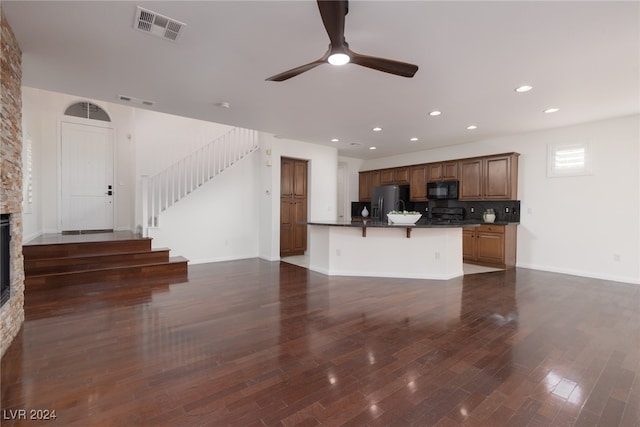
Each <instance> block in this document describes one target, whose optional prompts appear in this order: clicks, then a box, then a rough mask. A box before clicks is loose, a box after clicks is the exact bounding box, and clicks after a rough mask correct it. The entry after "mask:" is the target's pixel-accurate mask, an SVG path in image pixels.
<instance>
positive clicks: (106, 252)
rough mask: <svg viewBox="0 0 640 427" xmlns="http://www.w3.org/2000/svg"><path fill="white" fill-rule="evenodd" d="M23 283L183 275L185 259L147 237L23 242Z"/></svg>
mask: <svg viewBox="0 0 640 427" xmlns="http://www.w3.org/2000/svg"><path fill="white" fill-rule="evenodd" d="M22 251H23V255H24V270H25V287H26V288H27V289H32V290H33V289H42V288H51V287H59V286H62V285H75V284H84V283H91V282H109V281H118V280H124V279H143V278H145V279H146V278H156V279H171V280H175V281H184V280H186V279H187V262H188V261H187V260H186V259H185V258H182V257H173V258H170V257H169V249H166V248H159V249H152V248H151V239H150V238H140V237H136V236H133V235H132V236H131V238H122V239H116V240H101V241H78V242H73V241H70V242H57V243H39V244H27V245H24V246H23V247H22Z"/></svg>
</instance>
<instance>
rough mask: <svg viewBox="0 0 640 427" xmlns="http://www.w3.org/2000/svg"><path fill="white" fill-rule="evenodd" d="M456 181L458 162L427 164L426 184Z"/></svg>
mask: <svg viewBox="0 0 640 427" xmlns="http://www.w3.org/2000/svg"><path fill="white" fill-rule="evenodd" d="M456 179H458V161H452V162H439V163H429V164H428V165H427V182H434V181H453V180H456Z"/></svg>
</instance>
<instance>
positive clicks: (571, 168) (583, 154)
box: [547, 143, 591, 177]
mask: <svg viewBox="0 0 640 427" xmlns="http://www.w3.org/2000/svg"><path fill="white" fill-rule="evenodd" d="M582 175H591V155H590V151H589V144H587V143H578V144H566V145H549V151H548V158H547V176H549V177H561V176H582Z"/></svg>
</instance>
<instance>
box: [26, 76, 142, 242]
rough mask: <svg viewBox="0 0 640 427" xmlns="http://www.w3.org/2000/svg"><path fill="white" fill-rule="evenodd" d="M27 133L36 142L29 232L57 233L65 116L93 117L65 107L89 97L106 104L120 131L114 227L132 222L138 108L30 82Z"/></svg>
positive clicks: (117, 136) (116, 130) (117, 133)
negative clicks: (135, 110) (32, 85)
mask: <svg viewBox="0 0 640 427" xmlns="http://www.w3.org/2000/svg"><path fill="white" fill-rule="evenodd" d="M22 99H23V107H22V114H23V123H24V126H25V127H24V131H23V132H24V135H28V136H29V137H30V138H31V140H32V142H33V148H34V158H35V159H36V160H37V167H36V168H34V184H35V185H36V188H35V189H34V191H35V195H36V199H37V201H35V202H34V206H33V209H32V213H31V214H28V215H25V219H26V224H25V225H26V227H25V233H24V234H25V238H31V237H34V236H37V235H38V234H41V233H57V232H58V231H59V227H60V218H59V215H58V201H59V197H60V186H59V180H58V173H59V165H60V122H61V121H62V120H63V119H64V120H69V121H74V122H77V123H81V122H84V123H90V122H91V121H89V120H86V119H79V118H69V117H65V116H64V111H65V110H66V109H67V107H68V106H69V105H71V104H73V103H76V102H80V101H90V102H93V103H94V104H97V105H99V106H100V107H102V108H103V109H104V110H105V111H106V112H107V113H108V114H109V116H110V117H111V125H112V127H113V129H114V135H115V151H116V153H115V154H116V170H115V179H116V182H115V183H114V185H115V187H114V191H115V199H114V202H115V215H114V227H115V228H116V229H118V230H130V229H132V228H133V224H134V222H133V209H132V203H133V201H134V194H135V187H136V182H135V174H134V166H135V165H134V161H135V151H134V146H133V141H132V139H131V138H129V136H130V135H132V133H133V127H132V124H133V123H132V119H133V116H132V115H133V109H132V108H130V107H126V106H122V105H118V104H111V103H106V102H101V101H96V100H91V99H86V98H81V97H76V96H72V95H66V94H61V93H56V92H49V91H44V90H39V89H33V88H29V87H23V88H22Z"/></svg>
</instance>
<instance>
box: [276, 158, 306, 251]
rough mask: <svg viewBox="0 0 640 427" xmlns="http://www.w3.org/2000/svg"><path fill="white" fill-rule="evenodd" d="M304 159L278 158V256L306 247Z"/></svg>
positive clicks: (303, 249)
mask: <svg viewBox="0 0 640 427" xmlns="http://www.w3.org/2000/svg"><path fill="white" fill-rule="evenodd" d="M306 220H307V161H306V160H298V159H288V158H282V160H281V163H280V256H281V257H284V256H291V255H303V254H304V252H305V251H306V250H307V226H306V225H302V224H299V222H300V221H306Z"/></svg>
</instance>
